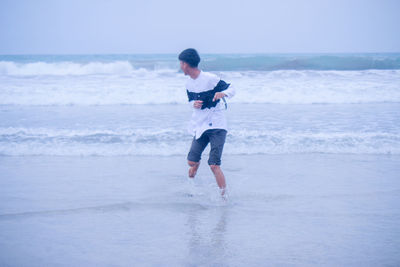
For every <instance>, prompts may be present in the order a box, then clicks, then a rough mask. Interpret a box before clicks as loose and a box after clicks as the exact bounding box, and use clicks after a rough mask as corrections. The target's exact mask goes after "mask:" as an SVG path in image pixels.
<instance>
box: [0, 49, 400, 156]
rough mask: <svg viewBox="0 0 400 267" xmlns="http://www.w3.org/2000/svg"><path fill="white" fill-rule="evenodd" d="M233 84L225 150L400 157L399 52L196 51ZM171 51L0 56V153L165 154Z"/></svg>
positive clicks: (175, 81) (181, 148)
mask: <svg viewBox="0 0 400 267" xmlns="http://www.w3.org/2000/svg"><path fill="white" fill-rule="evenodd" d="M200 67H201V68H202V69H203V70H204V71H210V72H213V73H215V74H217V75H219V76H220V77H221V79H223V80H225V81H227V82H229V83H232V84H233V85H234V86H235V87H236V88H237V95H236V96H235V97H234V98H233V99H232V100H231V101H229V110H228V112H227V116H228V117H229V127H230V128H229V130H230V131H229V133H228V138H227V143H226V149H225V152H224V153H225V154H260V153H261V154H271V153H272V154H280V153H355V154H364V153H367V154H371V153H372V154H399V153H400V116H399V111H400V54H332V55H329V54H328V55H295V54H293V55H292V54H290V55H205V56H204V57H203V60H202V62H201V65H200ZM186 79H187V77H185V76H184V75H183V73H182V72H181V71H180V70H179V62H178V60H177V58H176V55H93V56H92V55H76V56H72V55H60V56H0V109H1V114H2V116H1V118H2V119H1V121H0V155H5V156H8V155H19V156H22V155H71V156H74V155H88V156H89V155H98V156H102V155H107V156H108V155H116V156H117V155H163V156H168V155H177V154H181V155H183V154H186V153H187V150H188V142H189V141H190V139H191V137H190V136H189V135H188V134H187V132H186V125H187V122H188V120H189V118H190V108H189V107H188V104H187V96H186V90H185V88H184V85H185V80H186Z"/></svg>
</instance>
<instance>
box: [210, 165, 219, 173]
mask: <svg viewBox="0 0 400 267" xmlns="http://www.w3.org/2000/svg"><path fill="white" fill-rule="evenodd" d="M210 168H211V170H212V171H213V172H215V171H218V170H219V169H220V167H219V165H210Z"/></svg>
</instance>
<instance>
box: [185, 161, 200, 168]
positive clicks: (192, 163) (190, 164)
mask: <svg viewBox="0 0 400 267" xmlns="http://www.w3.org/2000/svg"><path fill="white" fill-rule="evenodd" d="M188 164H189V166H190V167H194V166H196V165H199V164H200V162H195V161H190V160H188Z"/></svg>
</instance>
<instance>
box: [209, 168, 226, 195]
mask: <svg viewBox="0 0 400 267" xmlns="http://www.w3.org/2000/svg"><path fill="white" fill-rule="evenodd" d="M210 168H211V170H212V172H213V173H214V176H215V180H217V184H218V187H219V188H220V189H221V195H224V194H225V188H226V183H225V176H224V173H223V172H222V170H221V168H220V166H219V165H210Z"/></svg>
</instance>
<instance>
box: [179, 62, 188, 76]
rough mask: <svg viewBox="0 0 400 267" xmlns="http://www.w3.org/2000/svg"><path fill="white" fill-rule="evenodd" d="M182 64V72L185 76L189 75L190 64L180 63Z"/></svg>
mask: <svg viewBox="0 0 400 267" xmlns="http://www.w3.org/2000/svg"><path fill="white" fill-rule="evenodd" d="M180 63H181V70H182V71H183V73H184V74H185V75H188V72H187V70H188V67H189V64H187V63H186V62H183V61H180Z"/></svg>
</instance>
